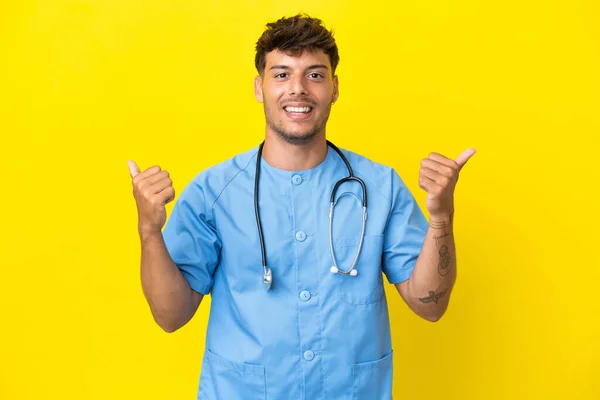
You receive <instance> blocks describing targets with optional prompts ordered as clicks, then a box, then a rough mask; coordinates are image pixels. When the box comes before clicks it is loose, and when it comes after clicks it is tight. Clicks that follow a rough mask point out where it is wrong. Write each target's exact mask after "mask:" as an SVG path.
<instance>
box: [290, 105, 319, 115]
mask: <svg viewBox="0 0 600 400" xmlns="http://www.w3.org/2000/svg"><path fill="white" fill-rule="evenodd" d="M283 109H284V110H285V112H286V113H288V114H295V115H303V114H310V112H311V111H312V110H313V108H312V107H292V106H288V107H283Z"/></svg>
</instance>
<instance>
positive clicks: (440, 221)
mask: <svg viewBox="0 0 600 400" xmlns="http://www.w3.org/2000/svg"><path fill="white" fill-rule="evenodd" d="M453 221H454V211H453V212H451V213H450V214H436V215H433V214H432V215H429V225H431V226H432V227H434V228H435V227H438V226H441V227H446V226H449V225H451V224H452V222H453Z"/></svg>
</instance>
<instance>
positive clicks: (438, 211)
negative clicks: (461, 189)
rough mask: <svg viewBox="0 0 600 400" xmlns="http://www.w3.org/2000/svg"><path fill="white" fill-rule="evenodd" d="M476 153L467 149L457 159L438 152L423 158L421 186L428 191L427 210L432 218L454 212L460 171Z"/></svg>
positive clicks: (446, 215) (420, 172)
mask: <svg viewBox="0 0 600 400" xmlns="http://www.w3.org/2000/svg"><path fill="white" fill-rule="evenodd" d="M473 154H475V149H467V150H465V151H463V152H462V154H461V155H460V156H458V158H457V159H456V160H452V159H449V158H447V157H445V156H443V155H441V154H438V153H431V154H429V157H428V158H425V159H423V160H421V169H420V170H419V186H420V187H421V189H423V190H425V191H426V192H427V211H429V215H430V217H431V218H447V217H449V216H450V215H451V214H452V213H453V212H454V188H455V187H456V182H457V181H458V173H459V172H460V170H461V169H462V167H463V166H464V165H465V164H466V162H467V161H468V160H469V158H471V157H472V156H473Z"/></svg>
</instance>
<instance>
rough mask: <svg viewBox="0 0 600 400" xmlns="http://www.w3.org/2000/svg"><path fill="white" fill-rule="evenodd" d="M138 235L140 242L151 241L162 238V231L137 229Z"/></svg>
mask: <svg viewBox="0 0 600 400" xmlns="http://www.w3.org/2000/svg"><path fill="white" fill-rule="evenodd" d="M138 233H139V235H140V240H141V241H142V242H146V241H148V240H153V239H156V238H159V237H160V238H162V231H161V230H160V229H158V230H157V229H156V228H145V227H139V228H138Z"/></svg>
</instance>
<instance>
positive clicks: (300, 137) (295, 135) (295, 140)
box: [275, 130, 318, 145]
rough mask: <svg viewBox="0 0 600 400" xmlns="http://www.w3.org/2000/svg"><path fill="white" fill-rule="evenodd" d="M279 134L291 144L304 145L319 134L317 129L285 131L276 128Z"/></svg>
mask: <svg viewBox="0 0 600 400" xmlns="http://www.w3.org/2000/svg"><path fill="white" fill-rule="evenodd" d="M275 132H276V133H277V135H278V136H279V137H280V138H281V139H283V140H284V141H286V142H287V143H289V144H294V145H302V144H307V143H310V142H312V141H313V140H314V139H315V138H316V137H317V136H318V132H317V131H316V130H312V131H308V132H285V131H281V130H275Z"/></svg>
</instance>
